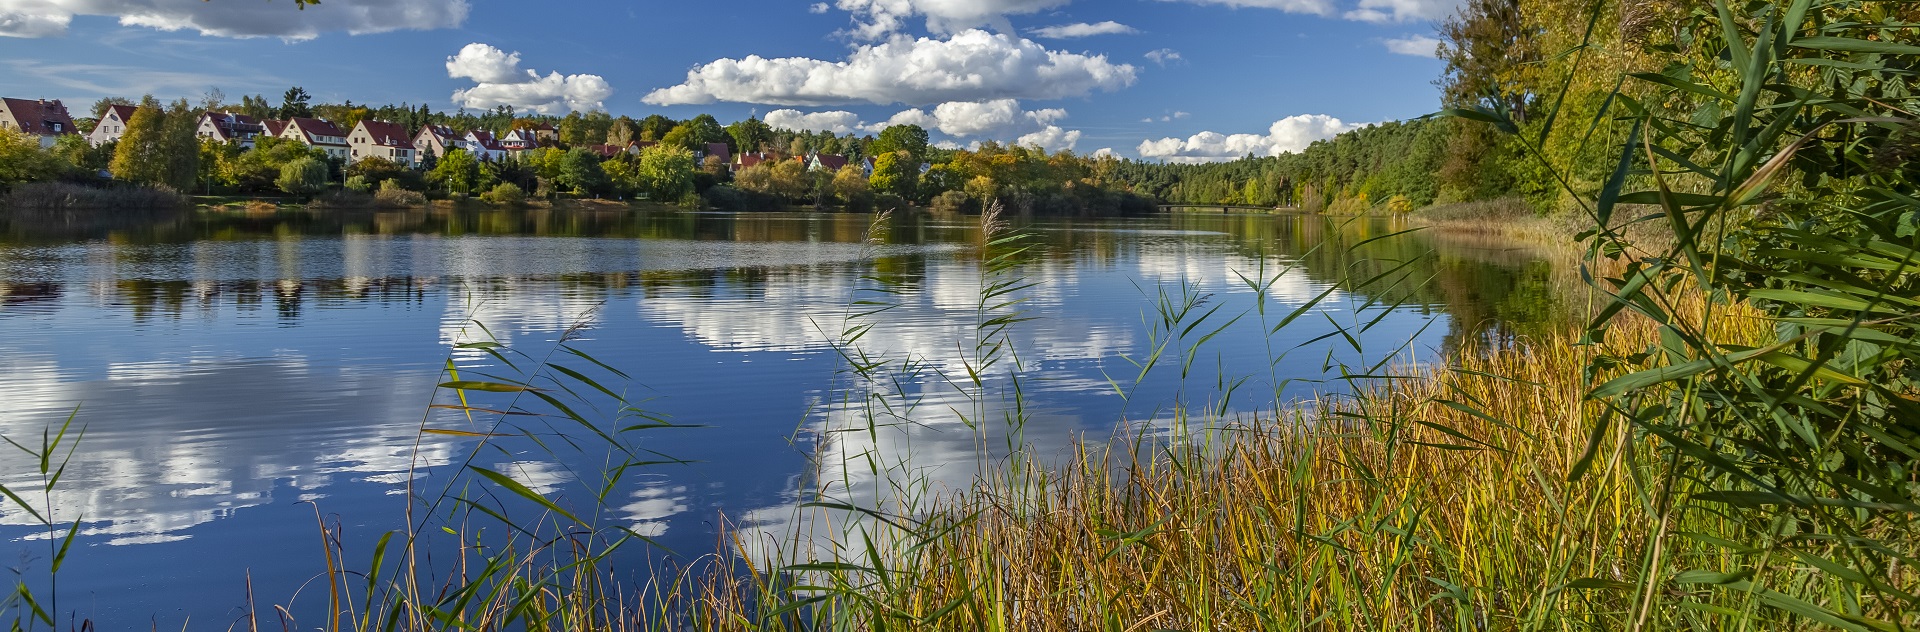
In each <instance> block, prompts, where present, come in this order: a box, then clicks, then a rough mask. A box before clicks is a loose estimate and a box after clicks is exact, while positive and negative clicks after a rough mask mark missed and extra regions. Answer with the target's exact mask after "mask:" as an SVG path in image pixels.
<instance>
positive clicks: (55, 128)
mask: <svg viewBox="0 0 1920 632" xmlns="http://www.w3.org/2000/svg"><path fill="white" fill-rule="evenodd" d="M53 131H54V132H59V131H60V124H59V123H54V124H53Z"/></svg>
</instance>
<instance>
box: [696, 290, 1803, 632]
mask: <svg viewBox="0 0 1920 632" xmlns="http://www.w3.org/2000/svg"><path fill="white" fill-rule="evenodd" d="M1687 302H1688V303H1690V304H1691V305H1692V306H1693V307H1699V306H1700V304H1699V303H1698V301H1687ZM1696 313H1697V312H1696ZM1712 326H1713V327H1714V329H1715V330H1716V334H1715V335H1717V336H1721V337H1722V338H1721V339H1724V340H1734V339H1751V340H1758V339H1760V338H1761V337H1763V336H1765V335H1766V334H1767V333H1768V328H1767V324H1766V322H1765V321H1763V320H1761V319H1760V318H1758V317H1757V316H1756V315H1755V314H1752V313H1750V312H1741V313H1739V314H1738V315H1737V316H1735V317H1732V318H1720V319H1715V321H1714V322H1713V323H1712ZM1654 335H1655V330H1654V328H1653V327H1652V326H1650V325H1649V324H1647V323H1644V322H1639V323H1635V322H1634V321H1631V320H1627V321H1624V322H1623V325H1622V326H1620V327H1617V328H1615V331H1614V332H1613V336H1612V337H1611V339H1610V341H1609V342H1608V343H1607V344H1608V345H1610V346H1611V347H1612V348H1611V349H1610V350H1609V351H1610V352H1612V353H1616V354H1618V353H1623V352H1629V351H1631V350H1634V349H1636V348H1637V347H1639V346H1644V345H1645V344H1647V343H1650V342H1651V341H1652V340H1653V337H1654ZM1574 343H1575V339H1574V337H1573V336H1572V335H1571V334H1569V335H1568V336H1567V337H1565V338H1557V339H1552V340H1536V341H1531V343H1530V344H1525V345H1521V346H1517V347H1514V348H1508V349H1502V350H1497V351H1492V352H1487V353H1477V354H1467V355H1465V356H1464V357H1462V358H1459V359H1457V360H1456V361H1455V362H1454V363H1453V364H1452V365H1451V366H1449V367H1446V368H1443V369H1438V370H1434V371H1431V372H1429V373H1427V374H1426V375H1425V376H1424V377H1423V378H1422V379H1416V380H1407V381H1400V382H1395V383H1392V384H1376V385H1374V386H1373V387H1371V388H1370V389H1368V390H1367V392H1365V393H1363V394H1362V395H1361V396H1359V397H1356V398H1352V399H1343V400H1327V401H1324V402H1321V403H1319V404H1318V405H1316V406H1312V407H1309V408H1308V409H1306V410H1303V411H1300V412H1291V413H1286V414H1281V415H1278V416H1266V417H1262V418H1260V419H1255V420H1244V421H1239V422H1234V423H1228V424H1216V425H1217V426H1218V427H1216V428H1214V429H1213V430H1212V431H1208V432H1193V433H1189V436H1186V437H1184V438H1183V439H1182V440H1176V441H1169V442H1151V443H1141V442H1137V441H1121V442H1119V443H1117V444H1115V445H1116V446H1117V447H1113V448H1107V447H1102V446H1100V445H1098V444H1094V445H1092V446H1088V447H1083V448H1082V449H1081V451H1080V452H1079V454H1078V459H1077V460H1076V462H1075V463H1074V464H1073V465H1072V466H1070V467H1067V468H1064V469H1056V470H1048V471H1042V470H1031V469H1030V470H1028V471H1025V472H1021V474H1023V475H1022V476H1017V477H1016V476H1007V477H1004V478H995V479H993V480H984V481H982V482H981V484H980V485H981V487H980V488H979V489H976V490H974V491H972V492H970V493H967V494H965V495H961V496H955V497H950V498H946V499H944V500H942V501H939V502H936V503H935V507H933V508H931V511H930V512H928V513H927V514H926V515H924V516H923V518H924V519H925V520H926V521H927V522H926V525H927V526H926V527H924V528H922V529H921V530H920V531H921V532H922V534H921V535H924V534H933V535H931V537H920V536H908V537H905V538H902V539H901V541H899V542H895V543H894V545H895V547H896V548H895V550H894V551H893V552H892V554H890V555H888V556H887V557H889V558H891V559H893V562H892V563H893V564H894V567H893V568H892V570H890V571H888V572H887V573H886V574H887V576H888V581H887V582H884V583H882V582H878V581H877V578H874V577H871V576H873V575H875V573H873V572H871V571H870V570H869V571H847V572H842V573H840V576H839V577H837V581H839V582H840V583H842V584H844V585H859V584H868V583H870V585H867V586H866V587H864V588H862V589H860V591H861V592H862V593H863V595H864V596H863V597H862V598H861V599H849V598H847V596H846V595H841V596H839V597H838V601H837V602H834V603H835V606H834V608H833V610H834V612H833V614H831V615H827V614H816V615H815V616H817V617H821V618H825V617H828V616H832V617H838V619H839V623H841V624H843V625H848V626H849V627H851V628H855V629H883V628H888V627H892V628H897V629H952V630H963V629H964V630H973V629H981V630H1062V631H1065V630H1094V629H1102V630H1158V629H1172V630H1288V629H1383V630H1384V629H1394V630H1419V629H1444V630H1454V629H1463V628H1478V629H1511V628H1515V627H1526V626H1531V627H1544V628H1548V629H1565V628H1571V627H1581V626H1583V625H1593V624H1597V625H1601V626H1602V627H1617V626H1620V625H1621V624H1622V622H1625V621H1627V620H1628V619H1627V617H1628V616H1629V611H1630V610H1631V609H1632V605H1633V601H1634V597H1635V595H1634V592H1633V591H1630V590H1624V589H1623V588H1624V587H1626V586H1628V585H1632V584H1633V583H1634V582H1635V581H1636V580H1635V578H1636V577H1637V576H1638V575H1639V572H1640V566H1641V564H1642V555H1643V553H1644V552H1645V551H1646V550H1647V548H1648V546H1649V543H1650V542H1651V539H1652V538H1653V533H1652V531H1653V526H1654V524H1655V522H1656V521H1655V520H1654V519H1653V518H1652V517H1651V516H1650V513H1649V510H1648V509H1647V508H1646V507H1647V498H1646V495H1647V489H1646V486H1645V483H1644V476H1642V475H1644V474H1646V473H1647V471H1646V470H1647V468H1648V466H1649V463H1648V462H1647V459H1648V458H1649V455H1650V454H1651V451H1649V450H1645V449H1644V448H1645V447H1647V446H1646V445H1644V443H1645V442H1644V441H1643V440H1640V439H1636V438H1634V437H1633V436H1632V435H1631V434H1630V432H1629V431H1628V430H1627V429H1626V428H1625V427H1624V426H1623V425H1616V426H1614V427H1613V428H1612V430H1610V431H1609V432H1608V433H1607V434H1605V435H1604V436H1601V437H1600V438H1599V439H1600V440H1599V443H1598V445H1597V446H1596V447H1597V448H1598V449H1597V451H1596V453H1595V457H1594V464H1593V466H1592V473H1591V474H1590V475H1588V476H1585V477H1583V478H1581V479H1580V480H1578V481H1577V482H1569V481H1568V473H1569V472H1570V471H1571V470H1572V469H1573V467H1574V464H1575V463H1576V462H1578V461H1580V460H1581V459H1582V457H1583V456H1584V455H1586V454H1587V449H1588V447H1589V440H1590V437H1592V435H1593V434H1594V425H1595V424H1594V419H1596V417H1597V416H1598V415H1599V413H1600V411H1599V409H1598V407H1597V404H1593V403H1591V402H1587V401H1584V395H1585V393H1586V392H1587V391H1588V390H1589V389H1590V387H1591V386H1592V381H1591V380H1589V379H1588V377H1587V376H1586V370H1587V367H1588V365H1589V361H1590V360H1591V354H1593V353H1597V352H1599V349H1595V348H1593V347H1581V346H1577V345H1575V344H1574ZM1443 446H1452V447H1443ZM1461 448H1472V449H1461ZM1012 480H1018V481H1023V482H1021V483H1017V484H1016V483H1009V482H1008V481H1012ZM1696 526H1698V527H1700V528H1707V529H1710V528H1711V527H1712V526H1713V525H1710V524H1700V525H1696ZM907 543H912V544H914V545H917V548H906V547H905V546H903V545H905V544H907ZM843 544H851V545H854V546H853V548H854V549H856V550H857V549H858V548H859V547H858V543H843ZM796 561H798V562H815V561H819V560H796ZM856 561H857V560H856ZM868 568H871V566H869V567H868ZM762 570H765V569H762ZM855 576H867V580H866V581H861V580H860V578H859V577H855ZM1576 581H1577V582H1578V583H1576ZM767 582H768V580H767V579H765V578H746V577H712V578H708V579H707V580H706V581H705V582H703V585H702V586H701V588H700V591H699V592H700V593H702V596H701V597H700V598H699V599H696V600H693V601H691V602H689V603H692V604H696V605H697V607H695V608H693V611H695V612H697V613H698V616H695V617H694V619H696V620H699V621H703V622H706V625H703V626H701V627H710V628H712V629H743V630H744V629H768V628H775V629H795V628H796V627H797V626H796V625H795V623H796V622H795V621H760V622H758V623H755V624H752V625H749V624H747V623H745V622H747V621H753V620H754V619H753V618H752V616H751V615H750V614H749V612H748V609H746V608H745V607H744V605H743V604H746V603H750V602H752V603H760V604H766V603H768V598H769V594H767V593H766V592H765V591H766V590H767V589H768V586H769V584H768V583H767ZM1609 582H1619V584H1617V585H1615V584H1610V583H1609ZM1573 586H1579V587H1573ZM730 590H731V591H744V592H745V593H747V594H737V593H730V592H729V591H730ZM865 599H871V600H872V601H871V602H870V603H861V602H862V601H863V600H865ZM1668 616H1672V615H1671V614H1661V615H1659V617H1660V619H1659V620H1666V619H1665V617H1668ZM1670 623H1671V622H1670Z"/></svg>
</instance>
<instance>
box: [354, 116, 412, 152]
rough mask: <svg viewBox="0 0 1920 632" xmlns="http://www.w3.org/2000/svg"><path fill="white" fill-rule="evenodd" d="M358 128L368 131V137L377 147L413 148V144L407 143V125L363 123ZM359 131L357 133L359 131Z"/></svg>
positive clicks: (379, 122)
mask: <svg viewBox="0 0 1920 632" xmlns="http://www.w3.org/2000/svg"><path fill="white" fill-rule="evenodd" d="M358 127H359V129H364V130H366V132H367V137H368V138H370V139H372V140H373V144H375V145H379V146H381V147H398V148H402V149H407V148H412V147H413V143H410V142H407V126H405V125H401V124H399V123H388V122H385V121H361V122H360V125H359V126H358ZM359 129H356V130H355V131H359Z"/></svg>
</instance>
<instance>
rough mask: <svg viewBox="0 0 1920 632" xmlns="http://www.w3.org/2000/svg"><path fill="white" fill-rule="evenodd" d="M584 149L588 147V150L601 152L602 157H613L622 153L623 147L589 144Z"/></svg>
mask: <svg viewBox="0 0 1920 632" xmlns="http://www.w3.org/2000/svg"><path fill="white" fill-rule="evenodd" d="M583 149H586V150H587V151H590V152H593V153H596V154H600V157H601V158H612V157H614V156H618V155H620V152H621V151H623V150H622V149H621V148H619V147H615V146H613V145H587V146H586V147H584V148H583Z"/></svg>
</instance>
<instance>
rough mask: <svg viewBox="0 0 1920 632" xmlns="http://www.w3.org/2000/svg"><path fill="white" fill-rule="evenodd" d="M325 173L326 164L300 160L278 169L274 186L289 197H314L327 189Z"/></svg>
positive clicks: (308, 159)
mask: <svg viewBox="0 0 1920 632" xmlns="http://www.w3.org/2000/svg"><path fill="white" fill-rule="evenodd" d="M327 173H328V171H327V163H324V162H321V161H319V160H315V159H313V158H301V159H298V160H294V161H293V162H289V163H287V164H286V165H285V166H282V167H280V178H279V179H278V180H275V181H274V184H275V185H278V186H279V187H280V190H281V191H285V192H286V193H287V194H289V195H314V194H317V193H319V192H321V191H325V190H326V189H327Z"/></svg>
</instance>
